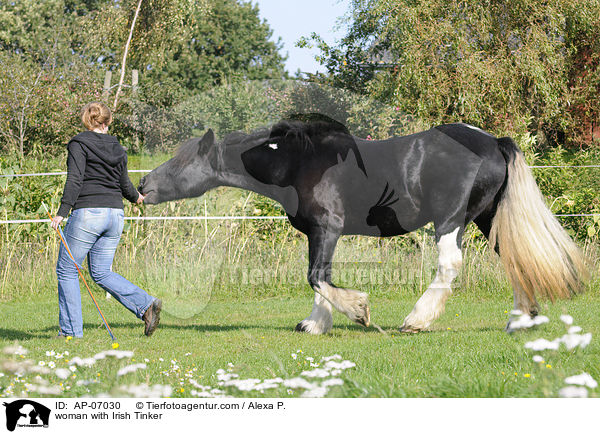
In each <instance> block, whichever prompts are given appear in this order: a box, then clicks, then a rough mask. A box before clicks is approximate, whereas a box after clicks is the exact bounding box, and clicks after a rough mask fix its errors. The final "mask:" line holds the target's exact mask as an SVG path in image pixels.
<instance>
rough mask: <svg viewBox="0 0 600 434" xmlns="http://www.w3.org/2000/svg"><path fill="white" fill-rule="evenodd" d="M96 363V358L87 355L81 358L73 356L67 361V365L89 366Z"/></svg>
mask: <svg viewBox="0 0 600 434" xmlns="http://www.w3.org/2000/svg"><path fill="white" fill-rule="evenodd" d="M95 363H96V359H95V358H93V357H87V358H85V359H82V358H81V357H73V358H72V359H71V361H70V362H69V365H71V366H72V365H77V366H85V367H87V368H89V367H91V366H92V365H93V364H95Z"/></svg>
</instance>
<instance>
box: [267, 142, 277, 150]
mask: <svg viewBox="0 0 600 434" xmlns="http://www.w3.org/2000/svg"><path fill="white" fill-rule="evenodd" d="M268 146H269V148H271V149H277V143H269V145H268Z"/></svg>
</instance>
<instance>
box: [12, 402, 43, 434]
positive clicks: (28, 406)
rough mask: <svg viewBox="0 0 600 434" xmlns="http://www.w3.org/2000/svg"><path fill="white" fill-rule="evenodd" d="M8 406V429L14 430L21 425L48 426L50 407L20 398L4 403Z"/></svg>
mask: <svg viewBox="0 0 600 434" xmlns="http://www.w3.org/2000/svg"><path fill="white" fill-rule="evenodd" d="M3 405H4V406H5V407H6V429H8V430H9V431H14V430H15V428H16V427H17V426H19V427H44V428H47V427H48V422H49V421H50V409H49V408H48V407H46V406H44V405H42V404H39V403H37V402H35V401H31V400H29V399H19V400H17V401H13V402H11V403H6V402H5V403H3Z"/></svg>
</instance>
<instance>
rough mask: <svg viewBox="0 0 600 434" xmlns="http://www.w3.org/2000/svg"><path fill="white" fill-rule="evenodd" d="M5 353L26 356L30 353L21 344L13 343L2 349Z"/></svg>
mask: <svg viewBox="0 0 600 434" xmlns="http://www.w3.org/2000/svg"><path fill="white" fill-rule="evenodd" d="M2 352H3V353H4V354H15V355H17V356H24V355H25V354H27V353H28V351H27V349H26V348H23V347H22V346H21V345H12V346H8V347H4V350H3V351H2Z"/></svg>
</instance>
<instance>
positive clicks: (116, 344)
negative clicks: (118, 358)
mask: <svg viewBox="0 0 600 434" xmlns="http://www.w3.org/2000/svg"><path fill="white" fill-rule="evenodd" d="M117 348H119V343H118V342H113V344H112V349H113V350H116V349H117Z"/></svg>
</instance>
